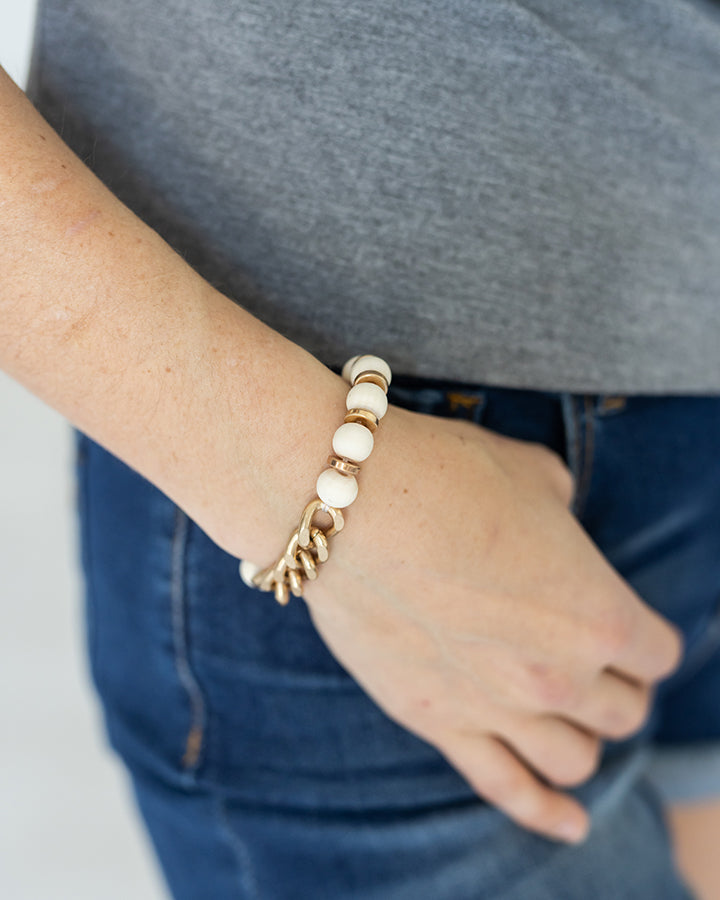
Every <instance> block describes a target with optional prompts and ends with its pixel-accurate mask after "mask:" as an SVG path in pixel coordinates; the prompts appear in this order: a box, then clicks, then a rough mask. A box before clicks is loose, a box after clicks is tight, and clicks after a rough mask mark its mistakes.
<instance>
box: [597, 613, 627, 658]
mask: <svg viewBox="0 0 720 900" xmlns="http://www.w3.org/2000/svg"><path fill="white" fill-rule="evenodd" d="M632 636H633V630H632V623H631V619H630V616H629V614H628V613H627V612H626V611H625V610H623V609H622V608H621V607H620V606H617V607H616V608H615V609H613V610H612V611H609V612H607V613H606V614H605V615H604V616H603V617H602V618H599V619H598V620H596V621H595V622H593V624H592V639H593V642H594V644H595V648H596V650H597V655H598V657H599V658H600V659H602V660H603V661H606V660H607V661H609V660H614V659H617V657H618V656H620V655H621V654H622V653H623V651H625V650H626V649H627V647H628V646H629V644H630V641H631V640H632Z"/></svg>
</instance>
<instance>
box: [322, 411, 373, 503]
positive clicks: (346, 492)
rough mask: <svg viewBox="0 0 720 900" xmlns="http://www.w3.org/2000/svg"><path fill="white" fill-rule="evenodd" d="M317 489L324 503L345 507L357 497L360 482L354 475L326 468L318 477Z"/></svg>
mask: <svg viewBox="0 0 720 900" xmlns="http://www.w3.org/2000/svg"><path fill="white" fill-rule="evenodd" d="M361 427H362V426H361ZM316 490H317V495H318V497H319V498H320V499H321V500H322V502H323V503H326V504H327V505H328V506H335V507H337V508H338V509H344V508H345V507H346V506H350V504H351V503H352V502H353V500H354V499H355V498H356V497H357V492H358V483H357V481H356V480H355V476H354V475H343V474H342V473H341V472H338V471H336V470H335V469H325V471H324V472H321V473H320V476H319V477H318V480H317V485H316Z"/></svg>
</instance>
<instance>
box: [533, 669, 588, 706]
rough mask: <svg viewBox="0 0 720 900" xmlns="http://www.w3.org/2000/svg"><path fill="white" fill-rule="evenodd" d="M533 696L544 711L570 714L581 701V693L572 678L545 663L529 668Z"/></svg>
mask: <svg viewBox="0 0 720 900" xmlns="http://www.w3.org/2000/svg"><path fill="white" fill-rule="evenodd" d="M527 674H528V679H529V683H530V691H531V696H532V698H533V700H534V701H535V703H536V704H537V705H538V706H540V707H541V708H542V709H552V710H559V711H563V712H569V711H572V709H574V708H575V707H576V706H577V705H578V703H579V701H580V691H579V689H578V686H577V684H576V683H575V681H574V680H573V678H572V676H571V675H570V674H569V673H567V672H562V671H558V670H557V669H554V668H553V667H551V666H548V665H546V664H544V663H531V664H530V665H529V666H528V667H527Z"/></svg>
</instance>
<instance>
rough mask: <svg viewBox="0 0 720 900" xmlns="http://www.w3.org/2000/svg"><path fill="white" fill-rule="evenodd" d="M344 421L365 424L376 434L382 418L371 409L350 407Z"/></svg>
mask: <svg viewBox="0 0 720 900" xmlns="http://www.w3.org/2000/svg"><path fill="white" fill-rule="evenodd" d="M343 421H345V422H357V423H358V424H360V425H364V426H365V427H366V428H368V429H369V430H370V431H372V433H373V434H374V433H375V432H376V431H377V427H378V422H379V421H380V420H379V419H378V417H377V416H376V415H375V413H372V412H370V410H369V409H349V410H348V411H347V414H346V415H345V418H344V420H343Z"/></svg>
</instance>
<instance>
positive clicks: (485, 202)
mask: <svg viewBox="0 0 720 900" xmlns="http://www.w3.org/2000/svg"><path fill="white" fill-rule="evenodd" d="M36 50H37V52H36V55H35V64H34V71H33V76H32V86H31V94H32V96H33V97H34V99H35V101H36V103H37V105H38V106H39V108H40V109H41V110H42V111H43V112H44V114H45V115H46V116H47V117H48V118H49V119H50V121H51V122H52V123H53V124H54V125H55V126H56V127H57V128H58V130H60V131H61V132H62V133H63V135H64V137H65V138H66V140H68V142H69V143H70V144H71V145H72V146H73V147H74V148H75V149H76V150H77V151H78V152H79V153H80V154H81V155H82V156H83V157H84V158H86V159H87V160H88V161H89V162H90V163H91V164H92V165H93V167H94V168H95V170H96V171H97V172H98V173H99V175H100V176H101V177H102V178H103V179H104V180H105V181H106V182H107V183H108V184H109V185H110V186H111V187H112V189H113V190H114V191H115V192H116V193H117V194H119V195H120V196H121V197H122V198H123V199H124V200H125V201H126V202H127V203H128V204H129V205H130V206H131V207H132V208H133V209H135V210H136V211H137V212H138V213H139V214H140V215H142V216H143V217H144V218H145V219H146V220H147V221H149V222H150V223H151V224H152V225H153V226H154V227H156V228H157V229H158V230H159V231H160V232H161V233H162V234H163V235H164V236H166V237H167V238H168V239H169V240H170V241H171V242H172V243H173V245H174V246H176V247H177V249H178V250H179V251H180V252H181V253H183V255H185V256H186V257H187V259H188V260H189V261H190V262H191V263H192V264H193V265H194V266H195V267H196V268H197V269H198V270H199V271H200V272H201V273H202V274H204V275H205V276H206V277H207V278H209V279H210V280H211V281H212V282H213V283H215V284H216V285H217V286H218V287H219V288H220V289H222V290H223V291H225V292H227V293H228V294H229V295H230V296H232V297H233V299H235V300H236V301H238V302H239V303H241V304H242V305H243V306H245V307H246V308H247V309H249V310H250V311H252V312H253V313H255V314H256V315H257V316H259V317H260V318H261V319H263V320H264V321H266V322H267V323H269V324H270V325H271V326H273V327H274V328H277V329H278V330H280V331H282V332H283V333H284V334H286V335H288V336H289V337H291V338H292V339H293V340H295V341H297V342H298V343H300V344H301V345H303V346H304V347H306V348H307V349H309V350H310V351H311V352H312V353H314V354H315V355H317V356H318V357H319V358H320V359H322V360H323V361H324V362H325V363H327V364H329V365H340V364H341V363H342V362H343V361H344V360H345V359H346V358H347V357H348V356H350V355H352V354H354V353H357V352H376V353H379V354H380V355H382V356H384V357H386V358H387V359H388V361H389V362H390V363H391V365H392V366H393V368H394V370H395V371H397V372H403V373H407V374H415V375H424V376H431V377H439V378H453V379H461V380H465V381H469V382H486V383H489V384H501V385H507V386H516V387H533V388H545V389H555V390H575V391H588V392H591V391H598V392H624V393H634V392H649V393H657V392H668V393H695V392H712V393H717V392H720V5H719V4H718V3H717V2H709V0H603V2H598V0H530V2H524V3H516V2H511V0H486V2H481V0H454V2H450V0H415V2H407V0H403V2H399V0H297V2H281V0H172V2H170V0H152V2H150V0H112V2H110V0H107V2H98V0H45V2H44V3H43V4H42V9H41V13H40V20H39V29H38V39H37V45H36Z"/></svg>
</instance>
